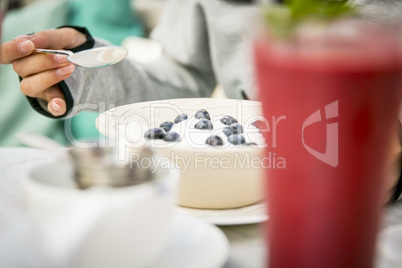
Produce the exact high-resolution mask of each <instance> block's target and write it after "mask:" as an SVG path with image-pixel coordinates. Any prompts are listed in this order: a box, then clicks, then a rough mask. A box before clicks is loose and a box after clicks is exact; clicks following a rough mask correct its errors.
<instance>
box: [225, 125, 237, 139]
mask: <svg viewBox="0 0 402 268" xmlns="http://www.w3.org/2000/svg"><path fill="white" fill-rule="evenodd" d="M223 133H225V135H226V137H229V136H230V135H232V134H235V133H234V131H233V128H231V127H224V128H223Z"/></svg>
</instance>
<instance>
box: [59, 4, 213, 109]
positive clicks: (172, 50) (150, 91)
mask: <svg viewBox="0 0 402 268" xmlns="http://www.w3.org/2000/svg"><path fill="white" fill-rule="evenodd" d="M152 39H154V40H156V41H158V42H160V43H161V44H162V46H163V48H164V52H163V56H162V57H161V59H159V60H158V61H156V62H153V63H151V64H140V63H138V62H135V61H133V60H129V59H124V60H123V61H121V62H119V63H117V64H115V65H113V66H109V67H104V68H98V69H87V68H81V67H77V68H76V70H75V71H74V72H73V74H72V76H71V77H69V78H68V79H66V80H65V82H66V84H67V86H68V88H69V90H70V92H71V94H72V97H73V100H74V109H73V111H72V112H71V113H70V114H69V116H71V115H74V114H75V113H76V112H79V111H80V110H82V109H85V108H87V109H94V108H96V106H97V105H105V107H106V109H109V108H110V107H113V106H119V105H123V104H128V103H134V102H139V101H148V100H156V99H166V98H182V97H208V96H210V95H211V94H212V91H213V89H214V88H215V86H216V81H215V76H214V73H213V69H212V66H211V61H210V53H209V45H208V34H207V28H206V23H205V18H204V14H203V11H202V9H201V8H200V7H199V6H198V5H197V4H196V2H195V1H193V0H187V1H180V0H173V1H170V2H169V4H168V5H167V7H166V9H165V12H164V14H163V15H162V18H161V20H160V23H159V25H158V26H157V27H156V29H155V30H154V32H153V33H152ZM103 45H108V43H107V42H106V41H104V40H100V39H96V42H95V47H98V46H103Z"/></svg>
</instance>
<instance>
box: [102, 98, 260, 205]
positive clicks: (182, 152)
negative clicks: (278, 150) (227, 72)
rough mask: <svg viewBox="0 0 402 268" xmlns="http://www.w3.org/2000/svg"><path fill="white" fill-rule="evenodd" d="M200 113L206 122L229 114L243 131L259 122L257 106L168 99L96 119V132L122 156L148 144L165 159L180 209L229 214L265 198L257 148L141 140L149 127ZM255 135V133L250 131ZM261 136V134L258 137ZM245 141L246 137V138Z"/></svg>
mask: <svg viewBox="0 0 402 268" xmlns="http://www.w3.org/2000/svg"><path fill="white" fill-rule="evenodd" d="M200 109H205V110H207V111H208V112H209V113H210V115H211V117H212V118H214V117H217V118H219V117H221V116H223V115H230V116H233V117H235V118H236V119H237V120H238V121H239V123H241V124H242V125H243V127H244V128H246V129H247V128H248V127H249V126H250V125H251V123H252V122H254V121H255V120H260V119H262V116H261V114H262V113H261V104H260V103H259V102H256V101H244V100H233V99H211V98H194V99H170V100H160V101H150V102H142V103H135V104H130V105H125V106H120V107H117V108H114V109H111V110H109V111H107V112H105V113H103V114H101V115H100V116H99V117H98V119H97V127H98V129H99V131H100V132H101V133H102V134H104V135H105V136H107V137H109V138H110V139H111V140H117V142H118V146H119V149H120V151H121V152H122V155H126V156H127V155H128V154H129V152H130V150H131V148H134V149H135V148H138V147H141V146H144V145H150V146H151V147H152V149H154V150H155V151H156V152H157V153H158V154H160V155H163V156H167V157H168V158H170V159H171V160H172V161H173V162H175V163H176V165H177V166H178V167H179V168H180V169H181V179H180V182H179V196H178V203H179V205H181V206H184V207H192V208H201V209H228V208H237V207H242V206H247V205H251V204H254V203H257V202H260V201H261V200H263V198H264V193H263V185H262V183H263V182H262V168H260V165H259V164H260V163H259V161H261V157H262V154H263V151H264V149H263V148H261V146H257V147H259V148H256V147H255V146H223V147H222V148H219V147H212V146H209V145H206V144H203V145H200V146H198V145H197V146H189V145H188V143H187V142H181V143H179V144H175V143H164V144H165V145H161V142H160V141H156V142H155V143H153V141H151V142H150V141H147V140H146V139H144V138H143V135H144V132H145V131H146V130H148V129H149V128H152V127H155V126H159V124H160V123H162V122H164V121H173V120H174V119H175V117H176V116H177V115H179V114H182V113H185V114H188V115H189V116H194V114H195V112H196V111H198V110H200ZM254 130H255V129H254ZM258 135H260V134H258ZM246 139H247V137H246Z"/></svg>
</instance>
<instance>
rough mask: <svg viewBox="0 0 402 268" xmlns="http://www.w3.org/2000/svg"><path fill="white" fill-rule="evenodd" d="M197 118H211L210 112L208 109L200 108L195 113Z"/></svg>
mask: <svg viewBox="0 0 402 268" xmlns="http://www.w3.org/2000/svg"><path fill="white" fill-rule="evenodd" d="M194 117H195V118H197V119H208V120H211V117H210V116H209V113H208V112H207V111H205V110H204V109H201V110H198V111H197V112H196V113H195V116H194Z"/></svg>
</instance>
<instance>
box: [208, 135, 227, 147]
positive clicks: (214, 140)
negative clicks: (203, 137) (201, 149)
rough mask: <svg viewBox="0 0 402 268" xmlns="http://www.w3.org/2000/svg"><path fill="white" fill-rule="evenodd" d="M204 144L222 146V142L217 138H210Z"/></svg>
mask: <svg viewBox="0 0 402 268" xmlns="http://www.w3.org/2000/svg"><path fill="white" fill-rule="evenodd" d="M205 143H206V144H209V145H212V146H221V145H223V140H222V139H221V138H220V137H219V136H211V137H209V138H208V139H207V141H206V142H205Z"/></svg>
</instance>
